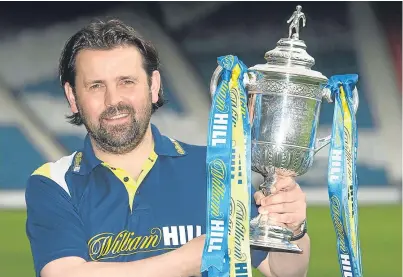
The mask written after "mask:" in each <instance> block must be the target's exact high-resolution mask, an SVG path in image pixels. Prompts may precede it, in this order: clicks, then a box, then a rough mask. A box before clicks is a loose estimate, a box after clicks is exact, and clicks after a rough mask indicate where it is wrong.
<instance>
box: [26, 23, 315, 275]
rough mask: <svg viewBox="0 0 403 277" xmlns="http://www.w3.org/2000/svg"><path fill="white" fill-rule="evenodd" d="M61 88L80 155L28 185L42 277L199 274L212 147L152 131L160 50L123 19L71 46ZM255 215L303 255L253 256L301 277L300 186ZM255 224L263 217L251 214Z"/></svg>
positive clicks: (259, 263) (31, 231) (272, 271)
mask: <svg viewBox="0 0 403 277" xmlns="http://www.w3.org/2000/svg"><path fill="white" fill-rule="evenodd" d="M60 80H61V83H62V86H63V88H64V91H65V94H66V97H67V100H68V102H69V105H70V107H71V111H72V112H73V115H72V116H69V119H70V122H71V123H73V124H75V125H81V124H84V125H85V127H86V129H87V131H88V135H87V137H86V138H85V142H84V147H83V149H82V150H79V151H77V152H74V153H73V154H71V155H70V156H66V157H63V158H61V159H60V160H59V161H57V162H54V163H47V164H45V165H43V166H41V167H40V168H38V169H37V170H36V171H35V172H34V173H33V174H32V176H31V177H30V178H29V181H28V185H27V189H26V203H27V235H28V238H29V240H30V243H31V249H32V255H33V258H34V264H35V270H36V274H37V276H42V277H70V276H74V277H81V276H83V277H92V276H94V277H103V276H107V277H111V276H113V277H121V276H140V277H146V276H166V277H169V276H172V277H178V276H200V275H201V273H200V265H201V258H202V251H203V246H204V235H202V234H204V233H205V222H206V193H207V192H206V167H205V162H206V148H205V147H201V146H194V145H189V144H185V143H182V142H178V141H176V140H173V139H170V138H167V137H165V136H163V135H161V134H160V133H159V131H158V129H157V127H156V126H154V125H152V124H150V118H151V115H152V113H153V112H154V111H155V110H157V109H158V108H159V107H160V106H162V105H163V103H164V101H163V98H162V97H163V95H162V88H161V77H160V73H159V60H158V55H157V52H156V50H155V49H154V48H153V46H152V45H151V44H150V43H148V42H146V41H144V40H143V39H142V38H140V37H139V36H138V35H137V34H136V32H135V31H134V30H133V29H132V28H131V27H129V26H126V25H125V24H123V23H122V22H120V21H117V20H111V21H108V22H106V23H105V22H97V23H92V24H90V25H89V26H87V27H85V28H83V29H82V30H80V31H79V32H78V33H76V34H75V35H74V36H73V37H71V38H70V40H69V41H68V42H67V44H66V46H65V48H64V50H63V53H62V56H61V59H60ZM276 190H277V192H276V193H275V194H274V195H272V196H271V197H263V195H262V194H261V193H256V194H254V196H255V200H256V203H257V204H258V205H261V206H260V207H259V212H261V213H267V212H269V213H270V214H271V216H272V217H273V219H275V220H276V221H278V222H280V223H284V224H286V225H287V226H288V227H290V228H291V229H292V230H293V231H294V232H295V235H296V237H297V238H298V239H297V240H296V241H295V242H296V243H297V244H298V245H299V246H300V247H301V248H302V249H303V250H304V253H303V254H288V253H276V252H271V253H270V254H269V255H268V253H266V252H264V251H261V250H259V251H258V250H252V251H251V252H252V260H253V265H254V266H255V267H258V269H259V270H260V271H261V272H263V274H265V275H266V276H305V275H306V272H307V267H308V261H309V237H308V235H307V234H304V233H302V235H301V230H300V226H301V224H302V222H303V221H304V219H305V209H306V204H305V198H304V194H303V193H302V191H301V189H300V188H299V186H298V185H297V184H296V183H295V182H294V181H293V180H292V179H281V180H279V181H278V183H277V184H276ZM252 208H253V212H252V213H253V215H256V214H257V212H258V211H257V208H256V206H255V204H253V205H252Z"/></svg>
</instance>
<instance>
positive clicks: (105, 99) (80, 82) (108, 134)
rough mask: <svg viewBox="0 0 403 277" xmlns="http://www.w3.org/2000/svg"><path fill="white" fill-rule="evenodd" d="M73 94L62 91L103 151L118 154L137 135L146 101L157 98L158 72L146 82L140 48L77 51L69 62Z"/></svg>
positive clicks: (147, 114)
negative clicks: (72, 68) (73, 76)
mask: <svg viewBox="0 0 403 277" xmlns="http://www.w3.org/2000/svg"><path fill="white" fill-rule="evenodd" d="M75 69H76V79H75V83H76V84H75V92H76V93H75V94H74V93H73V90H72V89H71V87H70V85H69V84H66V86H65V90H66V94H67V98H68V99H69V102H70V105H71V109H72V112H73V113H77V112H79V113H80V115H81V117H82V119H83V122H84V125H85V127H86V128H87V131H88V133H89V134H90V136H91V137H92V139H93V140H94V141H95V142H96V144H97V145H98V147H100V148H101V149H102V150H103V151H105V152H110V153H114V154H124V153H127V152H130V151H131V150H133V149H134V148H135V147H136V146H137V145H138V144H139V143H140V142H141V140H142V138H143V137H144V134H145V132H146V130H147V128H148V126H149V122H150V118H151V112H152V103H156V102H157V100H158V91H159V87H160V76H159V73H158V71H155V72H154V73H153V75H152V78H151V80H152V85H151V86H149V83H148V78H147V74H146V72H145V70H144V68H143V60H142V56H141V54H140V52H139V51H138V50H137V49H136V48H134V47H131V46H127V47H119V48H115V49H112V50H81V51H80V52H79V53H78V55H77V57H76V63H75Z"/></svg>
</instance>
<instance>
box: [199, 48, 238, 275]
mask: <svg viewBox="0 0 403 277" xmlns="http://www.w3.org/2000/svg"><path fill="white" fill-rule="evenodd" d="M236 63H237V59H236V58H235V57H232V56H225V57H219V58H218V64H219V65H220V66H221V67H222V68H223V71H222V76H221V78H222V80H221V82H220V83H219V85H218V86H217V89H216V91H215V93H214V96H213V101H212V107H211V110H210V117H209V125H208V141H207V157H206V162H207V229H206V241H205V245H204V250H203V257H202V265H201V271H202V272H204V271H206V270H208V276H215V277H218V276H220V277H224V276H229V255H228V224H229V212H230V211H229V207H230V195H231V194H230V189H231V154H232V152H231V151H232V120H231V113H232V109H231V99H230V94H229V91H228V89H229V82H230V79H231V72H232V69H233V68H234V66H235V65H236Z"/></svg>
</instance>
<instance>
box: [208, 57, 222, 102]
mask: <svg viewBox="0 0 403 277" xmlns="http://www.w3.org/2000/svg"><path fill="white" fill-rule="evenodd" d="M222 70H223V68H222V66H221V65H219V66H217V68H216V69H215V70H214V73H213V76H212V77H211V81H210V94H211V97H213V96H214V93H215V91H216V89H217V84H218V80H219V79H220V77H221V73H222Z"/></svg>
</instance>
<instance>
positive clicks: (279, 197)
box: [260, 190, 305, 206]
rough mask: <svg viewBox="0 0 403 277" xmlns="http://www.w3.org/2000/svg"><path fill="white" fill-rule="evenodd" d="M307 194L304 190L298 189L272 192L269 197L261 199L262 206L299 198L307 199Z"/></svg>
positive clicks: (293, 200)
mask: <svg viewBox="0 0 403 277" xmlns="http://www.w3.org/2000/svg"><path fill="white" fill-rule="evenodd" d="M304 197H305V195H304V194H303V193H302V192H298V193H296V191H294V190H293V191H281V192H279V193H277V194H272V195H270V196H268V197H265V198H263V199H260V203H261V205H262V206H269V205H275V204H281V203H292V202H295V201H298V200H305V198H304Z"/></svg>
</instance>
